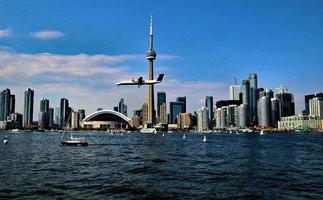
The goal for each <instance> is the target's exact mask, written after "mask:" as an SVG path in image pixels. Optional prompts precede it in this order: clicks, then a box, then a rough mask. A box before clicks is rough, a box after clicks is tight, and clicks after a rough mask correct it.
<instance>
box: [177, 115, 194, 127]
mask: <svg viewBox="0 0 323 200" xmlns="http://www.w3.org/2000/svg"><path fill="white" fill-rule="evenodd" d="M191 127H192V115H191V113H180V114H179V115H178V117H177V128H179V129H181V130H183V129H186V130H188V129H190V128H191Z"/></svg>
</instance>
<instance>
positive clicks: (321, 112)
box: [309, 97, 323, 119]
mask: <svg viewBox="0 0 323 200" xmlns="http://www.w3.org/2000/svg"><path fill="white" fill-rule="evenodd" d="M309 109H310V116H317V117H319V118H320V119H323V98H321V97H314V98H312V99H310V100H309Z"/></svg>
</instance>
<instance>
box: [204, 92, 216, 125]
mask: <svg viewBox="0 0 323 200" xmlns="http://www.w3.org/2000/svg"><path fill="white" fill-rule="evenodd" d="M205 107H206V108H207V109H208V122H209V128H212V123H213V118H214V117H213V116H214V112H213V97H212V96H207V97H205Z"/></svg>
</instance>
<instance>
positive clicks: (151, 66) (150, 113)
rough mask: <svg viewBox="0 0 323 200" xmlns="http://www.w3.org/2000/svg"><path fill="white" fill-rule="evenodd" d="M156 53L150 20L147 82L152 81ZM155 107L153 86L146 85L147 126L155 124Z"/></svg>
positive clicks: (151, 21)
mask: <svg viewBox="0 0 323 200" xmlns="http://www.w3.org/2000/svg"><path fill="white" fill-rule="evenodd" d="M156 56H157V54H156V52H155V50H154V46H153V20H152V17H151V19H150V34H149V50H148V51H147V54H146V57H147V60H148V61H149V77H148V78H149V80H153V79H154V60H155V59H156ZM154 112H155V105H154V85H153V84H151V85H148V120H147V122H148V123H149V124H154V123H155V115H154Z"/></svg>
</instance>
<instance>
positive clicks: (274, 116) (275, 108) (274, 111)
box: [270, 98, 279, 127]
mask: <svg viewBox="0 0 323 200" xmlns="http://www.w3.org/2000/svg"><path fill="white" fill-rule="evenodd" d="M270 102H271V123H272V126H273V127H277V125H278V124H277V122H278V121H279V101H278V99H276V98H271V99H270Z"/></svg>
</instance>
